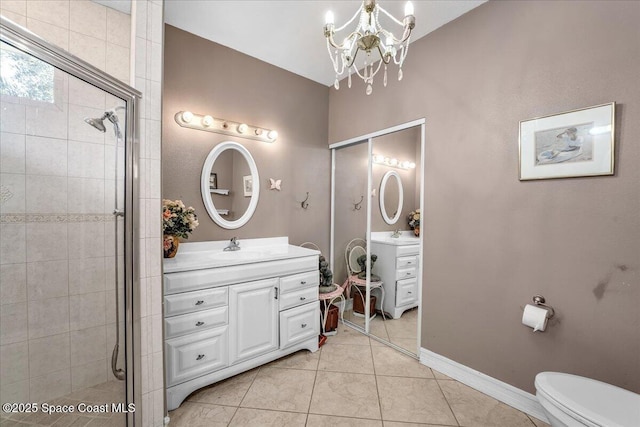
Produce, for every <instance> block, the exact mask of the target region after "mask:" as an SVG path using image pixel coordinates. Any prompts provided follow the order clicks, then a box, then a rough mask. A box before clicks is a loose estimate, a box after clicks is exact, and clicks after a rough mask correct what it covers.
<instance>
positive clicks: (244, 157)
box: [200, 141, 260, 230]
mask: <svg viewBox="0 0 640 427" xmlns="http://www.w3.org/2000/svg"><path fill="white" fill-rule="evenodd" d="M200 192H201V193H202V201H203V202H204V206H205V208H207V212H208V213H209V216H210V217H211V219H212V220H213V221H214V222H215V223H216V224H218V225H219V226H220V227H222V228H226V229H229V230H233V229H236V228H240V227H242V226H243V225H245V224H246V223H247V222H248V221H249V220H250V219H251V216H252V215H253V213H254V212H255V210H256V206H257V205H258V196H259V195H260V177H259V175H258V167H257V166H256V162H255V161H254V160H253V157H252V156H251V153H249V150H247V149H246V148H245V147H244V146H242V145H241V144H238V143H237V142H232V141H225V142H222V143H220V144H218V145H216V146H215V147H213V149H212V150H211V151H210V152H209V155H208V156H207V159H206V160H205V162H204V166H203V167H202V175H201V177H200Z"/></svg>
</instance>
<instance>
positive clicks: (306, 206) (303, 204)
mask: <svg viewBox="0 0 640 427" xmlns="http://www.w3.org/2000/svg"><path fill="white" fill-rule="evenodd" d="M307 200H309V192H308V191H307V198H306V199H304V200H303V201H302V202H300V206H302V209H307V208H308V207H309V203H307Z"/></svg>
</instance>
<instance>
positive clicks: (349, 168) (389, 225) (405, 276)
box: [331, 120, 424, 357]
mask: <svg viewBox="0 0 640 427" xmlns="http://www.w3.org/2000/svg"><path fill="white" fill-rule="evenodd" d="M423 139H424V120H418V121H415V122H412V123H408V124H406V125H401V126H397V127H394V128H390V129H387V130H383V131H379V132H375V133H373V134H370V135H365V136H363V137H360V138H354V139H352V140H349V141H345V142H342V143H336V144H334V145H332V147H331V148H332V149H334V163H333V166H334V177H333V182H334V183H335V188H334V192H333V195H332V201H333V203H332V206H333V216H334V219H333V229H334V230H333V236H332V248H333V252H332V260H331V262H332V265H333V267H334V275H335V277H334V279H335V281H336V283H338V284H341V283H343V281H344V280H346V277H347V275H348V272H347V266H346V260H345V258H348V257H345V255H346V253H345V249H346V245H347V243H348V242H350V241H351V240H352V239H354V238H365V240H366V250H367V252H368V254H369V255H371V256H372V255H376V257H375V258H376V259H375V262H374V263H373V267H372V269H371V272H370V274H373V275H375V276H378V277H379V278H380V281H381V282H382V288H383V290H384V293H383V294H382V293H381V292H380V290H378V289H375V286H374V285H376V284H375V283H374V282H373V281H372V280H369V281H368V282H367V286H366V287H365V289H364V292H363V289H360V292H358V291H356V292H354V291H353V290H352V291H351V292H350V294H351V299H348V300H347V303H346V307H345V314H344V317H345V320H346V321H347V322H349V324H350V325H351V326H353V327H356V328H358V329H362V330H363V331H365V332H367V333H369V335H370V336H372V337H373V338H375V339H378V340H380V341H383V342H387V343H389V344H391V345H392V346H394V347H396V348H397V349H399V350H401V351H404V352H409V353H412V354H413V355H414V357H417V351H418V348H419V336H418V333H419V330H420V328H419V322H420V302H421V296H422V292H421V291H422V289H421V287H422V272H421V259H422V255H421V253H422V252H421V251H422V236H420V233H419V229H417V230H414V229H413V228H417V227H415V226H416V224H415V223H414V224H412V225H413V226H414V227H413V228H412V226H410V225H409V214H410V213H414V212H416V211H417V210H418V209H420V208H421V206H422V185H421V184H422V177H423V174H422V150H423V148H422V145H423ZM367 194H369V195H370V197H369V200H367V197H366V195H367ZM362 195H364V196H365V198H364V200H365V202H364V203H363V204H362V207H361V209H357V208H356V205H355V204H356V202H358V200H359V199H360V197H361V196H362ZM352 287H353V284H352ZM367 288H368V289H367ZM361 295H365V297H364V298H368V302H364V301H363V302H362V303H359V302H358V301H356V299H357V298H363V297H362V296H361ZM383 296H384V297H383ZM356 306H358V309H356V308H355V307H356ZM360 307H364V308H365V314H364V316H361V315H359V314H358V310H360V309H361V308H360ZM374 310H375V313H374ZM376 313H377V315H375V314H376ZM382 313H384V316H382V315H381V314H382ZM367 315H368V316H367Z"/></svg>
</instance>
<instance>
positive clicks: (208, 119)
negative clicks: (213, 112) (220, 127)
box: [202, 116, 213, 127]
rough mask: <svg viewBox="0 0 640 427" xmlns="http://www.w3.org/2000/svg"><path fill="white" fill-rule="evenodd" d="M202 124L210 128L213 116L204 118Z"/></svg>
mask: <svg viewBox="0 0 640 427" xmlns="http://www.w3.org/2000/svg"><path fill="white" fill-rule="evenodd" d="M202 124H203V125H204V126H206V127H209V126H211V125H212V124H213V117H211V116H204V117H203V118H202Z"/></svg>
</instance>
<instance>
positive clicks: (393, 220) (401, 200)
mask: <svg viewBox="0 0 640 427" xmlns="http://www.w3.org/2000/svg"><path fill="white" fill-rule="evenodd" d="M391 177H395V179H396V181H397V182H398V210H397V211H396V214H395V215H394V217H393V218H389V214H388V213H387V207H386V205H385V204H384V194H385V190H386V189H387V181H389V179H391ZM378 200H379V201H380V213H381V214H382V219H384V222H386V223H387V224H389V225H393V224H395V223H396V222H398V220H399V219H400V214H401V213H402V205H403V203H404V188H403V187H402V179H401V178H400V174H398V172H396V171H389V172H387V173H385V174H384V176H383V177H382V180H381V181H380V194H379V195H378Z"/></svg>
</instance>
